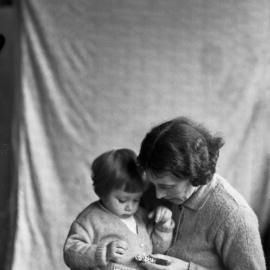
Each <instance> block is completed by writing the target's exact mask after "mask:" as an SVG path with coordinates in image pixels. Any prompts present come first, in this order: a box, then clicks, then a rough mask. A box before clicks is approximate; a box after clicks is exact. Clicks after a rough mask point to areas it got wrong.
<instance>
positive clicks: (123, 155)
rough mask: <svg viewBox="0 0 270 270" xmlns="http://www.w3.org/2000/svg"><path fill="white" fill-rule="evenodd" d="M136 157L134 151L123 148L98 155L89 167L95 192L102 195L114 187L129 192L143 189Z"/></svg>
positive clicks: (144, 184)
mask: <svg viewBox="0 0 270 270" xmlns="http://www.w3.org/2000/svg"><path fill="white" fill-rule="evenodd" d="M136 157H137V156H136V154H135V152H133V151H132V150H130V149H125V148H123V149H117V150H111V151H107V152H105V153H103V154H101V155H100V156H98V157H97V158H96V159H95V160H94V161H93V163H92V167H91V169H92V180H93V186H94V190H95V193H96V194H97V195H98V196H99V197H102V196H106V195H108V194H109V193H110V192H111V191H112V190H115V189H123V190H124V191H126V192H130V193H135V192H141V191H144V190H145V188H146V183H145V181H144V180H143V177H142V174H141V170H140V168H139V166H137V162H136Z"/></svg>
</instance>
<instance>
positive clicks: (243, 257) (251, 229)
mask: <svg viewBox="0 0 270 270" xmlns="http://www.w3.org/2000/svg"><path fill="white" fill-rule="evenodd" d="M215 245H216V248H217V251H218V253H219V255H220V257H221V258H222V260H223V263H224V265H225V266H226V269H229V270H236V269H237V270H246V269H250V270H251V269H252V270H265V269H266V266H265V259H264V254H263V249H262V244H261V238H260V234H259V229H258V220H257V217H256V215H255V214H254V213H253V212H252V211H251V210H250V209H249V208H240V209H239V210H238V211H237V212H235V213H231V215H230V216H228V217H227V219H226V221H225V222H224V223H223V224H222V225H221V226H220V228H219V230H218V232H217V234H216V237H215Z"/></svg>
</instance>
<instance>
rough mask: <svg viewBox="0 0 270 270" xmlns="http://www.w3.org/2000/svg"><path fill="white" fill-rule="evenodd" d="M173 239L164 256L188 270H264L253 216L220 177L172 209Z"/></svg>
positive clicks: (235, 192)
mask: <svg viewBox="0 0 270 270" xmlns="http://www.w3.org/2000/svg"><path fill="white" fill-rule="evenodd" d="M173 216H174V218H175V221H176V230H175V239H174V240H173V244H172V247H171V248H170V249H169V250H168V252H167V254H168V255H170V256H173V257H177V258H180V259H182V260H185V261H189V262H190V268H189V269H190V270H203V269H214V270H225V269H226V270H265V269H266V266H265V259H264V255H263V249H262V245H261V239H260V235H259V230H258V221H257V217H256V215H255V213H254V212H253V211H252V210H251V208H250V207H249V206H248V204H247V203H246V201H245V200H244V198H243V197H242V196H241V195H240V194H239V193H238V192H237V191H236V190H235V189H233V188H232V186H230V185H229V184H228V183H227V182H226V181H225V180H224V179H223V178H221V177H220V176H218V175H215V176H214V178H213V180H212V181H211V182H210V183H208V184H207V185H205V186H201V187H200V188H199V189H198V190H197V191H196V192H195V193H194V194H193V195H192V196H191V197H190V198H189V199H188V200H187V201H186V202H185V203H183V204H182V205H181V206H174V210H173Z"/></svg>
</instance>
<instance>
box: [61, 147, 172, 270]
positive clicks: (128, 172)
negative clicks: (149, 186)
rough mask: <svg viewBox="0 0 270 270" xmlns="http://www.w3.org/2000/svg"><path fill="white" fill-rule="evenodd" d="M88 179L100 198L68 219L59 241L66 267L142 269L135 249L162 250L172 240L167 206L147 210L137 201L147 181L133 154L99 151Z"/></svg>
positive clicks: (141, 251)
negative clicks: (62, 241) (63, 237)
mask: <svg viewBox="0 0 270 270" xmlns="http://www.w3.org/2000/svg"><path fill="white" fill-rule="evenodd" d="M92 180H93V186H94V190H95V193H96V194H97V195H98V197H99V200H98V201H95V202H93V203H91V204H90V205H89V206H88V207H86V208H85V209H84V210H83V211H82V212H81V213H80V214H79V215H78V217H77V218H76V219H75V221H74V222H73V223H72V225H71V228H70V231H69V234H68V236H67V239H66V242H65V245H64V260H65V263H66V264H67V266H69V267H70V268H71V269H76V270H78V269H80V270H82V269H102V270H131V269H142V266H140V264H138V263H136V261H135V260H134V257H135V256H137V255H149V254H151V253H164V252H166V251H167V249H168V248H169V246H170V244H171V240H172V233H173V228H174V222H173V220H172V213H171V211H170V210H169V209H168V208H166V207H164V206H158V207H157V208H156V209H155V210H154V211H152V212H150V213H149V214H148V215H147V214H146V212H145V210H144V209H143V208H141V207H139V203H140V199H141V196H142V194H143V192H144V190H145V188H146V183H145V181H144V179H143V177H142V175H141V173H140V170H139V169H138V167H137V164H136V154H135V153H134V152H133V151H132V150H129V149H118V150H112V151H108V152H105V153H103V154H101V155H100V156H98V157H97V158H96V159H95V160H94V162H93V164H92Z"/></svg>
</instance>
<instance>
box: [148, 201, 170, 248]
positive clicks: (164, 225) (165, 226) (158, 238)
mask: <svg viewBox="0 0 270 270" xmlns="http://www.w3.org/2000/svg"><path fill="white" fill-rule="evenodd" d="M148 218H151V219H154V225H153V231H152V233H151V239H152V243H153V253H165V252H166V251H167V250H168V248H169V247H170V246H171V242H172V238H173V229H174V226H175V223H174V220H173V219H172V212H171V210H170V209H169V208H167V207H165V206H158V207H157V208H156V209H155V210H154V211H152V212H150V213H149V215H148Z"/></svg>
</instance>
